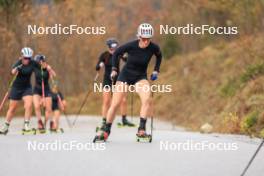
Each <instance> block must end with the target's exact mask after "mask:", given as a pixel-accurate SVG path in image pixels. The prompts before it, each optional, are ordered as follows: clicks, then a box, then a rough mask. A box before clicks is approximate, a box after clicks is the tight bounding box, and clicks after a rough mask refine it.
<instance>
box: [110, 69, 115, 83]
mask: <svg viewBox="0 0 264 176" xmlns="http://www.w3.org/2000/svg"><path fill="white" fill-rule="evenodd" d="M116 76H117V71H115V70H113V71H112V72H111V75H110V77H111V80H112V81H113V80H114V79H115V77H116Z"/></svg>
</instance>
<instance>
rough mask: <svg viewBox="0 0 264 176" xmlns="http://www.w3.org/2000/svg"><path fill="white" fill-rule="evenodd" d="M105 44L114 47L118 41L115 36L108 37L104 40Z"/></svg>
mask: <svg viewBox="0 0 264 176" xmlns="http://www.w3.org/2000/svg"><path fill="white" fill-rule="evenodd" d="M106 44H107V46H108V47H109V48H116V47H117V46H118V41H117V40H116V39H115V38H109V39H107V40H106Z"/></svg>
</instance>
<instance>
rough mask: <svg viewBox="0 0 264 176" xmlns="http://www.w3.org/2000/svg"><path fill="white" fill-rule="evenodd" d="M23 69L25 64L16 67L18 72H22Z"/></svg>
mask: <svg viewBox="0 0 264 176" xmlns="http://www.w3.org/2000/svg"><path fill="white" fill-rule="evenodd" d="M22 67H23V64H20V65H19V66H17V67H16V70H17V71H18V72H20V71H21V70H22Z"/></svg>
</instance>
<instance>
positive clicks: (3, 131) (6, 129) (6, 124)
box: [0, 122, 9, 135]
mask: <svg viewBox="0 0 264 176" xmlns="http://www.w3.org/2000/svg"><path fill="white" fill-rule="evenodd" d="M8 128H9V123H7V122H6V123H5V124H4V126H3V127H2V128H1V130H0V135H7V133H8Z"/></svg>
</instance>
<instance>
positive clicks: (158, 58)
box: [154, 46, 162, 72]
mask: <svg viewBox="0 0 264 176" xmlns="http://www.w3.org/2000/svg"><path fill="white" fill-rule="evenodd" d="M154 55H155V56H156V64H155V67H154V71H156V72H159V71H160V64H161V60H162V53H161V51H160V48H159V46H156V49H155V52H154Z"/></svg>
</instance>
